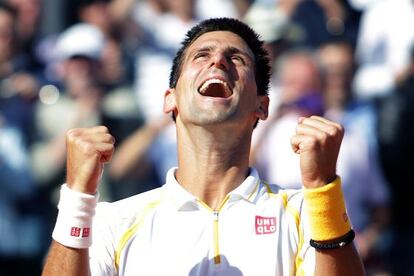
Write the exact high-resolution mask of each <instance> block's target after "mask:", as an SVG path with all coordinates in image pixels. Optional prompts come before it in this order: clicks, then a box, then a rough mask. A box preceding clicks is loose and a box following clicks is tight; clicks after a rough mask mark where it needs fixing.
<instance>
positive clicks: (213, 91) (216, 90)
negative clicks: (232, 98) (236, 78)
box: [203, 83, 227, 98]
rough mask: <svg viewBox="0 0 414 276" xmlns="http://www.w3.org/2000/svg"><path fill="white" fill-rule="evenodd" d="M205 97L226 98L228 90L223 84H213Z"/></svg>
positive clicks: (204, 94) (205, 92)
mask: <svg viewBox="0 0 414 276" xmlns="http://www.w3.org/2000/svg"><path fill="white" fill-rule="evenodd" d="M203 96H209V97H217V98H226V97H227V95H226V90H225V88H224V86H223V84H221V83H212V84H210V85H209V86H208V87H207V89H206V90H205V91H204V93H203Z"/></svg>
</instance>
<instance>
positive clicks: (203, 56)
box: [194, 52, 209, 60]
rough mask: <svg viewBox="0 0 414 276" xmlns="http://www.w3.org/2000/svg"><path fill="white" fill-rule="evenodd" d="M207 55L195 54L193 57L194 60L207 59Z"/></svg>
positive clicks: (204, 53)
mask: <svg viewBox="0 0 414 276" xmlns="http://www.w3.org/2000/svg"><path fill="white" fill-rule="evenodd" d="M208 55H209V54H208V53H207V52H197V53H196V54H195V55H194V60H196V59H200V58H206V57H208Z"/></svg>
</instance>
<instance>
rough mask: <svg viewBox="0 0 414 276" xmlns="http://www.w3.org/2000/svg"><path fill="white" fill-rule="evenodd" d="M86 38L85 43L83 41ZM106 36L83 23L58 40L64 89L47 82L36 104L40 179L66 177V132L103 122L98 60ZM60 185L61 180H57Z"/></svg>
mask: <svg viewBox="0 0 414 276" xmlns="http://www.w3.org/2000/svg"><path fill="white" fill-rule="evenodd" d="M79 41H82V43H79ZM103 46H104V37H103V35H102V33H101V32H100V31H99V30H98V29H97V28H95V27H93V26H90V25H87V24H79V25H76V26H73V27H71V28H69V29H67V30H66V31H65V32H63V33H62V34H61V35H60V37H59V39H58V42H57V46H56V47H57V55H58V57H59V58H60V59H61V63H60V66H61V67H60V68H61V69H62V72H60V73H61V76H62V84H63V89H62V90H59V89H58V88H57V87H54V86H51V85H50V86H45V87H44V88H43V89H42V90H41V91H40V95H39V97H40V101H39V102H38V103H37V104H36V110H35V129H36V134H37V137H36V142H35V143H34V145H33V146H32V154H31V156H32V158H31V159H32V162H31V167H32V169H33V173H34V176H35V178H36V180H37V181H38V182H39V183H41V184H43V185H46V186H54V183H55V181H60V180H62V179H61V178H62V177H63V173H64V165H65V138H64V134H65V132H66V131H67V130H68V129H69V128H72V127H80V126H88V125H93V124H96V123H99V122H100V120H101V119H100V103H101V98H102V95H103V94H102V91H101V87H100V86H99V83H98V73H97V64H98V62H99V58H100V55H101V51H102V49H103ZM56 185H57V184H56Z"/></svg>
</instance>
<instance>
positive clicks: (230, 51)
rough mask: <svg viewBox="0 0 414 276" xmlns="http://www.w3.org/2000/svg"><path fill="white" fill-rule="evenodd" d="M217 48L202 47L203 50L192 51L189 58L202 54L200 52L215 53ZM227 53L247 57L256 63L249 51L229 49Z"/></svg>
mask: <svg viewBox="0 0 414 276" xmlns="http://www.w3.org/2000/svg"><path fill="white" fill-rule="evenodd" d="M216 48H217V47H216V46H213V45H211V46H202V47H201V48H196V49H193V50H192V51H190V52H189V53H188V57H190V56H192V55H194V54H195V53H200V52H211V51H213V50H214V49H216ZM225 51H226V52H227V53H229V54H241V55H243V56H246V57H248V58H249V59H250V60H251V61H252V62H254V56H253V55H251V54H250V53H249V52H247V51H243V50H241V49H239V48H236V47H228V48H227V49H226V50H225Z"/></svg>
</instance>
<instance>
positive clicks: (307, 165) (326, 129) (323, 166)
mask: <svg viewBox="0 0 414 276" xmlns="http://www.w3.org/2000/svg"><path fill="white" fill-rule="evenodd" d="M343 136H344V129H343V127H342V126H341V125H340V124H337V123H335V122H332V121H329V120H327V119H325V118H322V117H319V116H311V117H308V118H303V117H301V118H299V122H298V125H297V127H296V134H295V135H294V136H293V137H292V138H291V145H292V148H293V151H294V152H295V153H298V154H300V169H301V174H302V181H303V185H304V186H305V187H306V188H317V187H321V186H323V185H325V184H328V183H330V182H332V181H333V180H334V179H335V178H336V161H337V158H338V154H339V148H340V146H341V142H342V138H343Z"/></svg>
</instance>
